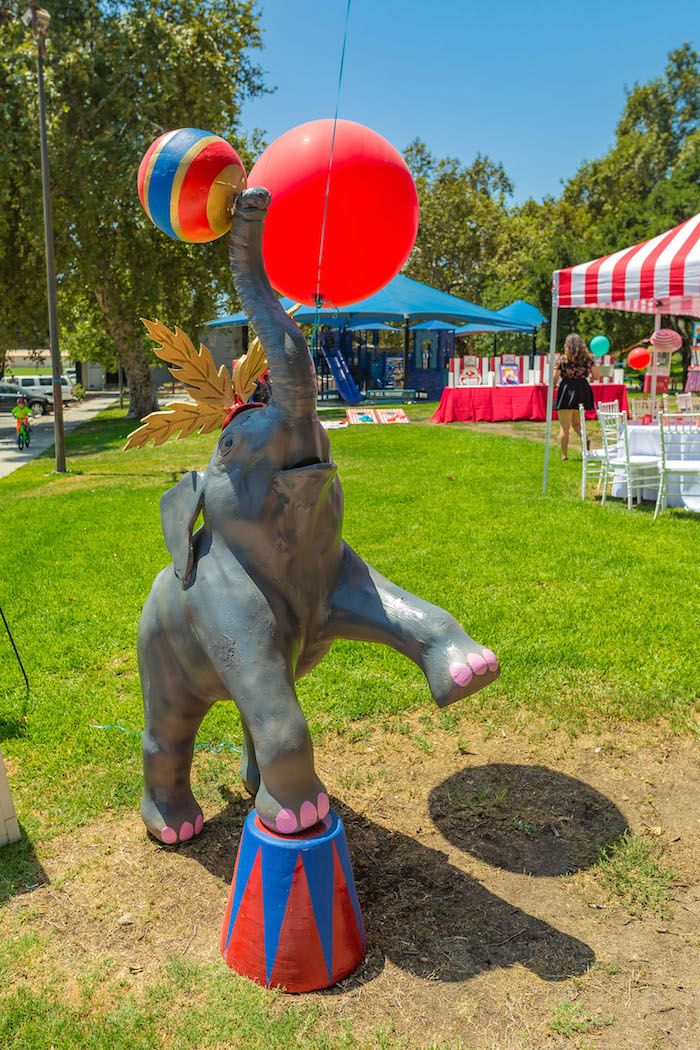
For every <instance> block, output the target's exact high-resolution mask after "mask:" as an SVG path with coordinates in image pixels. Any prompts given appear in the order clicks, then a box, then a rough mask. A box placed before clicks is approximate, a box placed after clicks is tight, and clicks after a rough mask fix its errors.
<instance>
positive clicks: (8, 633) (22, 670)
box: [0, 605, 29, 717]
mask: <svg viewBox="0 0 700 1050" xmlns="http://www.w3.org/2000/svg"><path fill="white" fill-rule="evenodd" d="M0 616H1V617H2V622H3V623H4V624H5V630H6V631H7V637H8V638H9V639H10V644H11V645H12V648H13V649H14V652H15V656H16V657H17V663H18V664H19V667H20V671H21V672H22V676H23V678H24V684H25V686H26V687H27V694H26V696H25V699H24V709H23V710H22V716H23V717H24V715H26V713H27V707H28V705H29V679H28V678H27V672H26V671H25V670H24V664H23V663H22V657H21V656H20V655H19V650H18V649H17V646H16V645H15V640H14V638H13V637H12V631H11V630H10V625H9V623H8V622H7V620H6V619H5V613H4V612H3V611H2V606H1V605H0Z"/></svg>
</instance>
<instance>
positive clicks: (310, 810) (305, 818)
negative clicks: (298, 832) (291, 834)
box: [299, 802, 318, 828]
mask: <svg viewBox="0 0 700 1050" xmlns="http://www.w3.org/2000/svg"><path fill="white" fill-rule="evenodd" d="M299 819H300V821H301V826H302V828H311V827H313V825H314V824H315V823H316V821H317V820H318V814H317V812H316V807H315V806H314V804H313V802H302V804H301V809H300V810H299Z"/></svg>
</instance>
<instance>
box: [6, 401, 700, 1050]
mask: <svg viewBox="0 0 700 1050" xmlns="http://www.w3.org/2000/svg"><path fill="white" fill-rule="evenodd" d="M432 410H433V406H426V405H419V406H415V407H412V408H410V409H409V414H410V416H411V417H412V419H413V420H414V421H415V422H414V425H411V426H394V427H353V428H348V429H347V430H343V431H336V432H333V433H332V434H331V439H332V443H333V450H334V455H335V458H336V461H337V463H338V466H339V470H340V476H341V479H342V482H343V486H344V490H345V498H346V520H345V537H346V539H347V540H348V541H349V542H350V543H351V544H352V545H353V546H354V547H355V548H356V549H357V550H358V551H359V552H360V553H361V554H362V555H363V556H365V557H366V558H367V559H368V560H369V561H371V562H372V563H373V564H374V565H375V566H376V567H377V568H378V569H379V570H381V571H382V572H383V573H385V574H386V575H388V576H390V577H391V578H392V579H394V580H395V581H396V582H397V583H400V584H401V585H402V586H404V587H406V588H408V589H409V590H412V591H415V592H417V593H419V594H421V595H422V596H423V597H425V598H427V599H429V600H431V601H433V602H437V603H439V604H440V605H443V606H445V607H446V608H447V609H449V610H450V611H451V612H453V613H454V614H455V615H456V616H457V617H458V618H459V619H460V620H461V621H462V622H463V623H464V625H465V627H466V628H467V630H468V631H469V632H470V634H472V635H473V636H474V637H475V638H476V639H477V640H479V641H480V642H482V643H484V644H486V645H489V646H490V647H491V648H493V649H494V650H495V651H496V652H497V653H498V655H499V657H500V658H501V661H502V665H503V674H502V676H501V678H500V679H499V681H498V682H497V683H495V684H494V685H493V686H491V687H490V688H489V689H487V690H485V691H484V692H482V693H479V694H478V696H477V697H476V699H475V701H474V702H473V703H470V704H469V705H461V710H463V711H466V713H467V716H468V717H472V718H473V717H477V718H480V719H482V720H484V721H485V722H488V723H490V724H492V725H494V726H496V725H499V724H505V723H507V724H509V725H510V726H513V727H518V728H520V729H523V730H524V729H526V728H527V725H528V722H529V721H535V720H537V722H538V723H542V721H543V720H544V722H545V725H547V724H549V725H551V726H555V725H557V726H564V727H566V728H567V729H569V730H570V731H571V732H572V733H575V732H577V731H579V730H582V729H584V728H588V729H590V728H592V729H594V730H597V729H599V728H602V727H606V726H607V727H609V726H610V725H615V724H616V722H617V721H619V720H622V721H647V720H654V719H663V720H665V721H666V722H667V723H668V724H670V725H671V727H672V728H673V729H675V730H676V731H677V732H681V733H688V732H691V731H692V729H693V726H694V715H695V706H696V702H697V697H698V673H697V643H696V632H697V621H696V617H697V608H698V596H699V588H698V583H697V549H698V529H700V518H698V517H694V516H692V515H690V514H687V513H682V512H671V513H667V514H666V515H664V516H663V517H662V518H661V519H660V520H659V521H657V522H653V520H652V514H651V509H650V508H646V507H645V508H643V509H641V510H639V511H637V510H635V511H634V512H633V513H631V514H630V513H628V512H627V510H626V507H623V506H622V505H620V504H617V503H614V502H613V503H612V504H610V505H608V506H606V507H605V508H601V507H600V506H599V505H597V503H595V502H594V501H593V500H592V499H590V500H588V501H587V502H586V503H582V502H581V500H580V499H579V498H578V490H579V481H580V461H578V460H577V459H572V460H570V461H569V462H567V463H560V462H559V459H558V456H556V455H555V456H554V457H553V459H552V464H551V485H550V494H549V495H548V496H547V498H546V499H543V498H542V497H541V496H540V489H541V470H542V445H541V443H539V442H537V441H531V440H523V439H522V438H519V437H509V436H505V435H500V434H493V433H484V432H480V431H479V430H478V428H464V427H454V428H450V427H433V426H426V425H417V424H419V423H420V422H422V421H425V420H426V419H427V418H428V417H429V416H430V414H431V412H432ZM132 427H133V424H132V423H128V422H126V421H125V420H124V419H122V418H120V413H119V411H118V410H117V409H114V410H111V411H110V412H108V413H105V414H103V415H102V416H101V417H98V418H97V419H95V420H94V421H92V422H90V423H89V424H86V425H84V426H83V427H81V428H80V429H79V430H78V431H76V433H75V434H73V435H72V436H71V437H69V438H68V441H67V449H68V457H69V467H70V471H71V472H70V474H69V475H67V476H65V477H57V476H56V475H54V474H52V473H51V468H52V461H51V458H50V457H47V456H43V457H41V458H39V459H37V460H35V461H33V462H32V463H30V464H28V465H27V466H25V467H23V468H22V469H21V470H18V471H16V472H15V473H14V474H12V475H10V476H9V477H8V478H5V479H3V480H1V481H0V542H1V545H2V546H1V549H2V551H3V563H4V572H3V576H2V579H3V583H2V587H1V588H0V604H1V605H2V607H3V610H4V612H5V615H6V616H7V618H8V620H9V623H10V625H11V627H12V630H13V633H14V636H15V640H16V642H17V645H18V647H19V649H20V652H21V654H22V657H23V660H24V663H25V666H26V668H27V671H28V673H29V677H30V681H31V695H30V699H29V704H28V705H26V697H25V692H24V688H23V683H22V679H21V675H20V672H19V668H18V667H17V665H16V663H15V661H14V657H13V654H12V651H11V648H10V645H9V641H8V639H7V637H6V636H5V635H4V633H0V745H1V746H2V750H3V752H4V755H5V758H6V761H7V765H8V769H9V771H10V776H11V784H12V790H13V795H14V799H15V804H16V806H17V809H18V812H19V813H20V814H21V818H22V823H23V827H24V832H25V838H24V839H23V841H22V842H21V843H17V844H15V845H13V846H11V847H6V848H4V849H3V850H2V851H1V853H0V898H1V897H2V895H4V896H6V895H7V894H9V893H12V892H13V891H14V889H15V888H16V887H17V886H18V885H20V884H22V883H28V882H31V881H32V880H33V878H34V873H35V871H36V867H35V865H34V859H33V849H34V846H35V845H36V846H38V847H39V848H40V849H41V848H43V847H44V845H45V844H46V843H47V841H48V840H49V839H50V838H51V837H52V836H54V835H56V834H58V833H62V832H66V831H69V830H71V829H73V828H76V827H78V826H79V825H81V824H86V823H89V822H91V821H93V820H96V819H98V818H99V817H101V816H102V815H103V814H104V813H105V812H106V811H112V812H117V813H118V812H124V811H127V810H131V811H133V810H135V809H136V807H137V805H138V800H139V797H140V791H141V763H140V748H139V741H138V739H137V738H136V737H135V736H131V735H127V734H123V733H120V732H118V731H101V730H97V729H94V728H92V727H91V726H92V724H93V723H97V724H101V725H102V724H106V723H114V724H118V725H121V726H124V727H127V728H130V729H132V730H136V731H138V730H139V729H140V728H141V726H142V714H141V698H140V689H139V683H138V676H137V672H136V654H135V647H136V628H137V622H138V617H139V613H140V609H141V606H142V604H143V602H144V599H145V597H146V595H147V593H148V590H149V588H150V585H151V582H152V579H153V577H154V575H155V574H156V572H158V570H159V569H161V568H162V567H163V566H164V565H165V564H166V563H167V560H168V555H167V552H166V549H165V545H164V542H163V539H162V536H161V532H160V520H159V499H160V496H161V494H162V492H163V491H164V490H165V489H167V488H169V487H170V486H172V485H173V484H174V483H175V482H176V481H177V480H178V478H179V477H180V476H181V475H182V473H183V472H185V471H187V470H190V469H195V468H202V467H204V466H205V465H206V463H207V461H208V458H209V455H210V451H211V448H212V445H213V443H214V437H213V436H212V435H208V436H206V437H201V438H200V437H197V438H190V439H187V440H184V441H179V442H173V443H170V444H167V445H165V446H164V447H162V448H159V449H152V448H151V449H148V450H138V451H133V452H130V453H127V454H124V453H123V452H122V451H121V447H122V445H123V442H124V439H125V436H126V434H127V433H128V431H129V430H130V429H132ZM575 454H576V453H574V455H575ZM0 629H1V625H0ZM299 692H300V696H301V700H302V704H303V706H304V709H305V711H306V713H307V715H308V717H309V719H310V722H311V725H312V730H313V732H314V734H315V736H316V737H317V738H318V737H319V736H321V735H322V734H323V733H340V734H343V733H349V734H353V735H357V734H361V733H362V731H363V726H367V725H369V724H374V723H376V722H380V723H382V722H387V723H389V724H392V725H393V724H396V723H397V722H400V720H401V718H402V716H403V715H404V714H405V713H406V712H407V711H409V710H411V709H414V708H417V707H425V708H426V709H429V708H431V707H432V700H431V698H430V695H429V693H428V690H427V686H426V684H425V682H424V680H423V678H422V675H421V674H420V672H418V670H417V669H416V668H415V667H414V666H413V665H412V664H410V663H408V662H406V661H405V660H403V659H402V658H400V657H399V656H397V655H396V654H395V653H393V652H391V651H389V650H386V649H383V648H380V647H369V646H366V645H359V644H351V643H338V644H337V645H336V646H335V647H334V648H333V650H332V651H331V653H330V654H329V655H328V657H327V658H326V659H325V660H324V661H323V663H322V664H321V665H320V667H318V668H317V669H316V670H315V671H314V672H313V673H312V674H311V675H310V676H309V677H308V678H307V679H305V680H304V681H303V682H301V683H300V687H299ZM449 717H450V718H459V717H460V713H459V711H455V713H454V714H452V713H451V712H450V713H449ZM200 740H202V741H206V740H213V741H221V740H225V741H228V742H230V743H233V744H236V743H238V742H239V741H240V727H239V723H238V718H237V715H236V712H235V708H234V707H233V705H230V704H229V705H225V704H219V705H217V706H216V707H215V708H214V709H213V710H212V712H211V713H210V714H209V715H208V716H207V718H206V720H205V722H204V724H203V726H202V730H201V733H200ZM407 760H408V759H407ZM203 765H206V770H204V769H203V770H202V771H201V776H200V778H199V788H200V800H201V801H202V802H203V803H204V804H205V806H206V805H207V804H212V805H213V804H214V803H218V804H219V805H220V799H221V794H220V789H221V787H222V785H226V784H227V783H229V782H230V781H231V780H232V779H233V778H236V777H237V776H238V773H237V768H236V767H237V756H235V755H234V754H232V753H231V752H230V751H225V752H222V754H221V755H220V757H219V759H217V760H215V761H214V760H212V761H211V762H208V763H206V764H203ZM207 770H209V771H210V772H207ZM47 965H48V964H47V962H46V956H45V955H44V946H43V942H42V943H40V942H38V941H36V939H35V935H34V934H27V935H23V934H22V933H21V931H19V933H18V936H16V937H15V938H14V939H13V940H12V942H11V943H10V944H8V945H7V946H6V947H5V949H4V950H2V949H0V984H3V983H7V986H8V991H7V992H6V993H3V994H2V995H0V1044H2V1045H3V1046H8V1047H10V1046H12V1047H20V1046H21V1047H22V1048H23V1050H24V1048H26V1047H29V1048H33V1047H49V1046H56V1047H71V1048H73V1047H82V1046H85V1047H110V1048H111V1047H122V1046H123V1047H129V1048H131V1047H137V1046H138V1047H142V1046H143V1047H151V1046H153V1047H155V1046H161V1045H164V1042H165V1044H166V1045H172V1046H183V1047H184V1046H221V1045H232V1046H236V1047H238V1046H240V1047H242V1048H243V1047H245V1048H246V1050H250V1048H253V1047H258V1046H259V1047H260V1048H261V1050H262V1048H263V1047H264V1048H265V1050H268V1048H270V1050H272V1048H276V1047H280V1048H282V1047H285V1048H286V1047H289V1046H292V1045H298V1046H304V1047H310V1048H311V1047H318V1048H325V1047H328V1048H329V1050H330V1048H331V1047H333V1048H336V1047H348V1048H350V1047H359V1046H360V1045H362V1046H365V1045H370V1044H369V1043H365V1042H362V1043H359V1042H357V1041H356V1040H355V1038H354V1037H353V1036H352V1035H351V1033H350V1032H349V1031H347V1032H344V1033H341V1032H339V1033H336V1034H335V1035H334V1036H333V1038H330V1037H327V1036H326V1035H324V1034H323V1033H322V1032H321V1031H319V1030H317V1028H316V1014H315V1013H314V1011H313V1010H311V1011H309V1010H302V1009H299V1010H296V1009H292V1008H291V1007H289V1008H282V1007H281V1006H280V1001H281V1000H280V998H279V997H278V996H270V994H269V993H266V992H263V991H261V990H260V989H257V988H254V987H252V986H250V985H249V984H248V983H247V982H245V981H243V980H239V979H236V978H233V977H232V976H231V975H230V974H228V973H226V972H222V970H221V968H220V967H212V966H209V967H206V966H201V965H199V964H194V963H193V964H190V963H184V962H177V961H174V962H172V963H171V964H170V965H169V966H168V967H167V968H165V969H164V970H161V971H159V976H158V978H157V980H156V981H155V983H151V984H150V985H149V986H148V988H147V990H146V991H145V993H144V994H143V995H141V996H140V997H134V996H133V995H131V993H129V994H126V993H124V992H123V990H121V989H122V986H121V984H120V978H119V976H118V975H113V974H112V973H111V972H110V971H109V969H108V968H106V969H104V968H103V970H101V971H100V973H99V974H97V972H95V974H91V973H90V972H89V971H88V970H86V971H85V973H84V975H83V978H81V982H82V983H81V986H80V988H79V989H78V990H77V991H76V990H75V989H72V991H70V996H69V998H68V999H66V995H67V994H68V993H67V992H66V991H65V989H64V985H63V983H62V980H63V978H62V975H61V973H60V971H56V972H55V973H54V972H53V971H49V969H47V968H46V967H47ZM32 973H35V974H36V973H40V974H41V980H37V981H35V982H34V984H32V981H31V980H29V979H25V978H26V975H28V974H32ZM232 981H233V982H234V983H231V982H232ZM232 989H233V990H232ZM224 1001H225V1008H223V1007H222V1003H224ZM185 1002H190V1003H191V1004H192V1005H191V1008H189V1009H188V1010H184V1008H183V1009H181V1007H182V1004H183V1003H185ZM287 1002H289V1000H287ZM168 1003H176V1004H177V1006H176V1007H175V1006H174V1007H173V1009H172V1010H170V1008H169V1007H168ZM105 1004H106V1005H105ZM271 1004H272V1005H271ZM169 1010H170V1012H168V1011H169ZM164 1011H165V1013H164ZM557 1030H559V1029H557ZM371 1045H372V1046H383V1047H386V1048H389V1047H398V1045H399V1043H398V1042H397V1041H396V1040H394V1039H393V1037H391V1036H390V1035H388V1034H387V1035H386V1036H380V1035H378V1036H377V1037H376V1039H375V1040H374V1041H373V1042H372V1043H371ZM401 1045H404V1044H403V1043H401ZM406 1045H407V1044H406Z"/></svg>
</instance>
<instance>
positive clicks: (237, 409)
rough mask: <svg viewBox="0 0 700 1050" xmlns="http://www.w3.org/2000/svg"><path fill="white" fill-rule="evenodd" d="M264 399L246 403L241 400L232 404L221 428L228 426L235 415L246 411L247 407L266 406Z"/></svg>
mask: <svg viewBox="0 0 700 1050" xmlns="http://www.w3.org/2000/svg"><path fill="white" fill-rule="evenodd" d="M264 407H265V406H264V405H263V403H262V401H247V402H246V403H245V404H243V403H241V402H239V403H238V404H237V405H231V407H230V408H229V409H228V410H227V412H226V415H225V416H224V421H223V423H222V424H221V429H222V430H223V429H224V427H227V426H228V425H229V423H230V422H231V420H232V419H233V417H234V416H237V415H239V413H241V412H245V410H246V409H247V408H264Z"/></svg>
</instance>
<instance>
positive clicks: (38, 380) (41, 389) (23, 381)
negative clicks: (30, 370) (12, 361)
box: [15, 375, 76, 404]
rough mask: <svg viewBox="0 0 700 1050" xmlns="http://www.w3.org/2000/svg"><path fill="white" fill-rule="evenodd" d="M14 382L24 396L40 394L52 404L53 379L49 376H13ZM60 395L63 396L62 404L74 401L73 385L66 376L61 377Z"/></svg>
mask: <svg viewBox="0 0 700 1050" xmlns="http://www.w3.org/2000/svg"><path fill="white" fill-rule="evenodd" d="M15 381H16V383H17V385H18V386H20V387H21V388H22V390H23V391H24V392H25V394H27V395H29V394H30V393H33V394H42V395H43V396H44V397H47V398H48V399H49V401H50V402H51V403H52V404H53V379H52V377H51V376H15ZM61 393H62V394H63V401H64V404H65V403H66V402H68V401H75V400H76V398H75V391H74V389H73V384H72V383H71V381H70V379H69V378H68V376H67V375H63V376H61Z"/></svg>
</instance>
